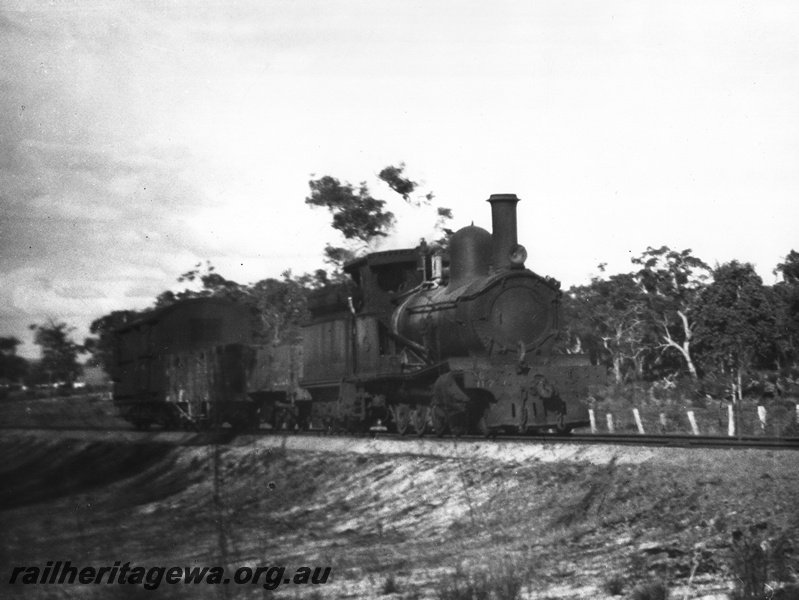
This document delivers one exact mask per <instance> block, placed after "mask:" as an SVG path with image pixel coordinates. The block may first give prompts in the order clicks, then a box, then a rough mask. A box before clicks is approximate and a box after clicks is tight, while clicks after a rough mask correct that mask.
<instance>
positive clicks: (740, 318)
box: [695, 261, 775, 405]
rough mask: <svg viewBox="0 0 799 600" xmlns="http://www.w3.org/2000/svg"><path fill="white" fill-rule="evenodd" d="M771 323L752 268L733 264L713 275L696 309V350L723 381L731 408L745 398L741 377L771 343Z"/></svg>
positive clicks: (760, 286)
mask: <svg viewBox="0 0 799 600" xmlns="http://www.w3.org/2000/svg"><path fill="white" fill-rule="evenodd" d="M774 324H775V319H774V314H773V312H772V310H771V306H770V303H769V302H768V298H767V296H766V289H765V288H764V286H763V281H762V280H761V279H760V276H759V275H758V274H757V273H756V272H755V270H754V267H752V265H751V264H749V263H739V262H738V261H732V262H729V263H726V264H723V265H721V266H719V267H717V268H716V269H715V270H714V271H713V282H712V283H710V284H709V285H708V286H707V287H706V288H705V289H704V290H703V292H702V294H701V297H700V298H699V301H698V304H697V310H696V328H695V338H696V348H697V351H698V352H699V353H700V355H701V357H702V361H703V362H704V363H706V364H707V365H708V366H709V367H714V368H715V369H717V370H718V371H719V372H720V373H721V374H722V375H723V376H724V377H725V378H726V379H727V382H728V384H729V389H730V397H731V400H732V402H733V404H735V405H739V404H740V402H741V400H742V399H743V375H744V373H745V372H746V370H747V369H748V368H749V367H750V366H751V365H752V361H753V360H754V358H755V357H756V356H757V355H758V353H763V352H764V351H766V350H767V347H768V345H769V344H771V343H772V336H773V334H774Z"/></svg>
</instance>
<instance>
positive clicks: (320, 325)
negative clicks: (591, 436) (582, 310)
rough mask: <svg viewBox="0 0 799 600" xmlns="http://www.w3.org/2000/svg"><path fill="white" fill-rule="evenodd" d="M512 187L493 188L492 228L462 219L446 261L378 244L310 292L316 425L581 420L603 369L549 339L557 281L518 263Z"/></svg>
mask: <svg viewBox="0 0 799 600" xmlns="http://www.w3.org/2000/svg"><path fill="white" fill-rule="evenodd" d="M518 201H519V199H518V198H517V197H516V196H515V195H514V194H495V195H492V196H491V197H490V198H489V199H488V202H489V203H490V204H491V208H492V230H493V231H492V233H489V232H488V231H486V230H485V229H482V228H480V227H475V226H469V227H465V228H463V229H461V230H459V231H458V232H456V233H455V234H454V235H453V236H452V238H451V240H450V248H449V250H450V253H449V254H450V256H449V264H448V270H445V269H444V263H443V260H442V259H441V257H440V256H438V255H437V254H435V253H431V252H430V251H428V249H427V248H426V247H425V245H422V246H420V247H419V248H416V249H409V250H393V251H387V252H376V253H372V254H369V255H367V256H365V257H363V258H360V259H358V260H356V261H354V262H352V263H350V264H348V265H347V266H346V267H345V271H346V272H347V273H348V274H349V275H350V276H351V278H352V280H353V283H354V290H353V289H350V290H344V289H342V290H330V289H328V290H323V291H321V292H319V293H318V294H316V295H315V296H313V297H312V298H311V299H310V302H309V308H310V311H311V314H312V321H311V323H310V324H309V325H308V327H307V328H306V330H305V334H304V342H303V347H304V358H305V361H304V375H303V379H302V381H301V382H300V385H301V386H302V387H304V388H305V389H307V390H308V392H310V394H311V397H312V399H313V402H312V404H311V414H310V416H309V418H310V423H311V424H312V425H314V426H316V427H321V428H331V427H336V426H342V425H343V426H344V427H345V428H346V429H348V430H350V431H357V430H363V429H366V428H370V427H373V426H375V425H385V426H387V427H390V428H394V429H396V430H397V431H398V432H399V433H401V434H404V433H407V432H409V431H411V432H415V433H416V434H418V435H422V434H423V433H425V432H426V431H428V430H432V431H433V432H435V433H436V434H438V435H443V434H444V433H446V432H450V433H453V434H455V435H459V434H462V433H472V432H480V433H483V434H491V433H498V432H518V433H531V432H535V431H538V430H542V429H553V430H556V431H558V432H563V433H565V432H568V431H570V430H571V429H572V428H574V427H582V426H586V425H588V423H589V417H588V411H587V407H586V406H585V405H584V404H583V403H582V402H581V401H582V399H584V398H586V396H587V395H588V387H589V385H590V384H591V383H594V382H596V383H599V382H601V380H602V378H603V373H602V370H601V368H599V367H595V366H592V365H591V364H590V361H589V360H588V357H587V356H583V355H559V354H554V353H553V352H552V344H553V342H554V341H555V339H556V337H557V335H558V327H559V322H558V319H559V313H560V297H561V292H560V289H559V288H560V284H559V283H558V282H557V281H555V280H553V279H551V278H549V277H542V276H539V275H537V274H536V273H534V272H533V271H531V270H529V269H527V268H525V265H524V263H525V261H526V259H527V256H526V251H525V249H524V247H523V246H521V245H519V244H518V241H517V226H516V204H517V202H518Z"/></svg>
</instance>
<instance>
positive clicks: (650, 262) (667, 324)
mask: <svg viewBox="0 0 799 600" xmlns="http://www.w3.org/2000/svg"><path fill="white" fill-rule="evenodd" d="M632 262H633V264H635V265H638V266H639V267H640V269H639V270H638V272H637V273H636V274H635V278H636V281H637V282H638V283H639V285H640V286H641V289H642V290H643V291H644V292H645V293H646V296H645V300H646V307H647V318H648V320H649V322H650V325H651V327H652V328H653V330H654V332H655V336H656V338H657V342H656V348H657V349H659V350H660V351H661V352H663V353H665V352H669V351H671V352H677V353H678V354H679V356H680V357H681V359H682V360H683V362H684V364H685V368H686V369H687V371H688V373H689V374H690V375H691V378H692V379H694V380H696V379H698V377H699V373H698V371H697V368H696V363H695V360H694V352H693V343H694V329H695V325H696V321H695V311H696V303H697V300H698V298H699V294H700V293H701V291H702V289H703V288H704V286H705V284H706V282H707V280H708V278H709V275H710V267H709V266H708V265H707V264H705V262H703V261H702V260H700V259H699V258H697V257H695V256H693V255H692V254H691V250H690V249H687V250H682V251H681V252H678V251H676V250H671V249H670V248H669V247H668V246H662V247H660V248H657V249H655V248H652V247H649V248H647V249H646V251H645V252H644V253H642V254H641V256H639V257H638V258H633V259H632Z"/></svg>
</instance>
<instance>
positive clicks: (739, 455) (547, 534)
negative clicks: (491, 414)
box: [0, 432, 799, 598]
mask: <svg viewBox="0 0 799 600" xmlns="http://www.w3.org/2000/svg"><path fill="white" fill-rule="evenodd" d="M0 435H2V437H0V453H2V454H1V455H2V456H3V458H4V460H3V461H2V464H1V465H0V481H2V486H1V489H2V495H1V496H0V532H2V536H3V538H2V542H0V578H1V579H2V581H3V582H4V585H3V587H1V588H0V597H15V596H20V597H33V598H117V597H125V598H134V597H135V598H139V597H141V598H145V597H146V598H158V597H163V598H183V597H186V598H188V597H191V598H228V597H230V598H260V597H268V596H271V595H272V594H273V592H268V591H265V590H264V589H263V587H262V586H261V585H255V586H253V585H241V586H237V585H228V586H225V585H202V586H198V585H191V586H182V585H168V584H166V583H162V584H161V585H160V587H159V588H158V589H157V590H155V591H146V590H143V589H142V588H141V587H139V586H119V585H110V586H109V585H84V586H82V585H60V586H59V585H57V584H53V585H48V584H45V585H38V586H33V585H19V584H16V585H13V586H11V585H8V584H6V583H5V582H7V581H8V579H9V576H10V574H11V572H12V567H13V566H15V565H16V566H20V565H36V566H41V567H43V566H44V565H45V564H46V562H47V561H59V560H60V561H66V560H69V561H71V562H72V563H73V564H78V565H81V566H104V565H109V566H110V565H112V564H113V563H114V561H120V562H122V563H124V562H130V563H131V564H132V565H142V566H147V567H149V566H195V565H209V566H210V565H224V566H226V567H228V568H229V569H231V571H232V570H235V568H238V567H241V566H250V567H255V566H287V567H288V568H289V571H291V572H293V570H294V569H295V568H297V567H299V566H302V565H308V566H314V567H315V566H328V565H329V566H331V567H332V571H331V576H330V579H329V581H328V583H326V584H324V585H284V586H281V587H280V588H279V589H278V590H277V591H276V592H274V594H275V595H277V596H278V597H280V596H282V597H288V598H378V597H384V598H443V597H452V596H446V594H447V592H448V591H449V592H452V581H455V580H453V577H456V578H460V579H456V580H457V581H460V582H461V583H462V582H464V581H467V582H468V581H470V580H469V578H468V574H470V573H471V574H474V573H482V572H486V573H489V574H490V575H491V576H493V581H494V582H496V581H505V582H513V581H515V580H516V579H518V580H519V581H520V583H523V584H524V585H523V587H522V590H521V597H523V598H611V597H614V596H612V595H611V592H617V591H618V592H620V594H621V595H620V596H616V597H631V593H632V592H633V590H634V588H635V587H636V586H639V585H641V584H644V583H646V582H651V581H663V582H664V583H665V584H666V585H667V586H668V588H669V589H671V591H672V595H671V597H672V598H682V597H689V598H699V597H714V598H725V597H727V595H726V594H727V592H728V591H729V590H730V589H731V585H732V583H733V580H734V578H735V577H734V574H733V573H732V571H731V565H732V561H733V559H734V554H735V552H734V548H733V546H732V545H731V540H732V536H733V532H734V531H736V530H743V531H748V529H749V527H750V526H754V525H757V524H762V525H761V528H760V529H758V530H757V532H758V533H757V535H758V536H759V537H758V541H760V542H764V544H771V546H772V547H774V546H775V545H777V544H779V543H781V544H783V545H782V546H780V547H781V548H783V547H784V548H785V549H787V550H786V552H784V553H783V557H784V559H785V560H784V564H779V565H772V567H773V568H772V571H773V573H772V574H771V575H770V579H772V581H771V584H772V586H773V587H778V586H780V585H784V583H780V582H778V581H777V579H778V578H779V579H783V580H791V579H792V578H795V576H796V569H797V564H796V558H797V557H796V552H792V549H793V548H794V547H795V546H796V542H797V540H799V535H797V533H799V510H798V509H799V498H797V493H796V490H797V489H799V468H797V467H798V466H799V455H798V454H797V453H796V452H789V451H763V450H759V451H742V450H727V451H725V450H712V451H696V450H693V451H692V450H689V449H647V450H636V449H630V448H622V447H601V448H597V447H584V446H570V445H567V446H549V447H547V446H542V445H540V444H534V445H528V446H521V445H519V444H510V443H504V444H491V443H488V442H484V443H480V444H467V443H463V442H459V443H455V442H448V443H443V444H442V443H438V442H436V443H433V442H425V443H421V444H417V443H412V442H409V443H406V442H391V441H379V440H378V441H370V440H368V439H362V440H357V441H351V440H345V439H343V438H327V437H318V438H314V437H302V438H299V437H288V438H280V437H272V438H261V439H257V440H254V439H252V438H237V439H234V440H231V441H230V443H228V444H226V445H220V444H212V445H195V444H194V441H196V438H193V437H192V436H189V435H188V434H177V435H172V436H169V435H166V434H160V435H158V434H154V435H152V436H150V438H149V441H148V442H147V443H144V442H143V441H142V440H144V438H143V437H141V436H139V435H137V434H127V435H123V434H120V433H112V434H101V433H97V434H84V435H82V436H78V435H77V434H71V433H68V432H64V433H56V434H54V433H52V432H50V433H40V432H31V433H19V432H14V433H12V432H5V433H0ZM786 540H787V542H786ZM764 547H765V545H764ZM777 567H779V568H777ZM456 570H458V572H459V573H461V575H457V576H453V573H454V572H455V571H456ZM447 585H449V587H448V588H447V587H446V586H447ZM500 591H501V590H500V589H499V588H498V587H496V586H495V587H494V596H495V597H497V593H498V592H500ZM384 592H391V593H384ZM459 597H465V596H459Z"/></svg>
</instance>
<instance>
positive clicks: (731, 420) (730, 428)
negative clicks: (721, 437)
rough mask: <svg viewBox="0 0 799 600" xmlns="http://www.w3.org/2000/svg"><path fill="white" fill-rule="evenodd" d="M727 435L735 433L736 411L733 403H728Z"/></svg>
mask: <svg viewBox="0 0 799 600" xmlns="http://www.w3.org/2000/svg"><path fill="white" fill-rule="evenodd" d="M727 435H729V436H730V437H732V436H734V435H735V413H734V411H733V407H732V404H728V405H727Z"/></svg>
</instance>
